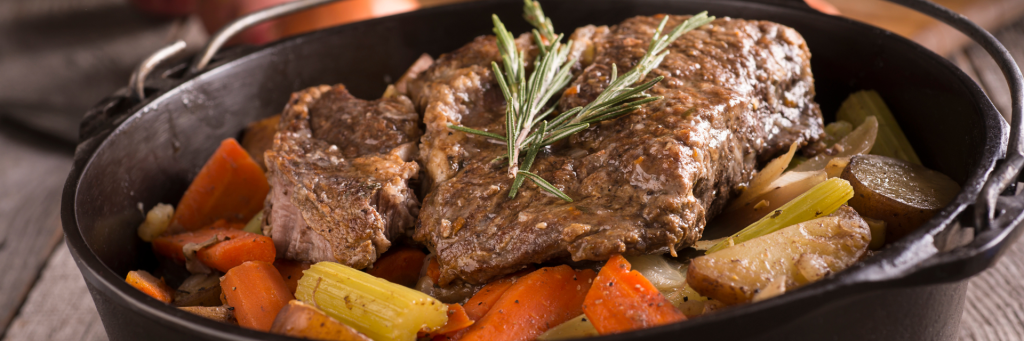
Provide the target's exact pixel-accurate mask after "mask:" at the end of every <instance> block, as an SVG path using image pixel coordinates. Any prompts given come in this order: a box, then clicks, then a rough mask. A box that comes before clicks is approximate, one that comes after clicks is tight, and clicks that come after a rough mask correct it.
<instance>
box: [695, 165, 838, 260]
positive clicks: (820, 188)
mask: <svg viewBox="0 0 1024 341" xmlns="http://www.w3.org/2000/svg"><path fill="white" fill-rule="evenodd" d="M850 198H853V186H851V185H850V182H849V181H846V180H843V179H842V178H831V179H828V180H825V182H822V183H820V184H818V185H816V186H814V187H812V188H811V189H810V190H808V191H807V192H805V193H804V194H801V195H800V196H798V197H796V198H795V199H793V200H790V201H789V202H787V203H786V204H785V205H782V207H779V208H778V209H776V210H775V211H774V212H772V213H769V214H768V215H766V216H765V217H764V218H761V220H758V221H757V222H754V223H753V224H750V226H747V227H746V228H744V229H743V230H741V231H740V232H737V233H736V234H734V235H732V237H729V238H726V239H725V240H724V241H722V242H719V243H718V244H716V245H715V246H712V247H711V248H710V249H708V251H707V252H705V254H710V253H713V252H715V251H718V250H721V249H724V248H726V247H728V246H729V245H730V243H729V242H730V241H731V242H732V244H733V245H735V244H739V243H742V242H745V241H748V240H751V239H754V238H757V237H760V236H763V235H766V234H769V233H772V232H775V231H778V230H781V229H783V228H785V227H787V226H790V225H795V224H799V223H802V222H805V221H808V220H811V219H814V218H818V217H824V216H827V215H829V214H832V212H835V210H837V209H839V206H842V205H843V204H845V203H846V201H848V200H850Z"/></svg>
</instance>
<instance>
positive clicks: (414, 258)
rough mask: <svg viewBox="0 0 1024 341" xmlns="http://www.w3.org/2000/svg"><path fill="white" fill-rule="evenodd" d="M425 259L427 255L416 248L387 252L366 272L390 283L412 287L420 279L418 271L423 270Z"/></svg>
mask: <svg viewBox="0 0 1024 341" xmlns="http://www.w3.org/2000/svg"><path fill="white" fill-rule="evenodd" d="M425 258H427V254H425V253H423V251H420V250H419V249H416V248H411V247H403V248H398V249H395V250H388V252H386V253H384V255H382V256H381V257H380V259H378V260H377V261H376V262H374V263H373V268H372V269H370V270H369V271H366V272H367V273H369V274H371V275H374V276H377V277H380V278H383V279H386V280H388V282H391V283H395V284H401V285H404V286H407V287H412V286H415V285H416V281H418V280H419V279H420V269H421V268H423V259H425Z"/></svg>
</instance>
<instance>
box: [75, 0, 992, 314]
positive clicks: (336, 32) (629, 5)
mask: <svg viewBox="0 0 1024 341" xmlns="http://www.w3.org/2000/svg"><path fill="white" fill-rule="evenodd" d="M544 9H545V11H546V12H547V13H548V15H549V16H550V17H552V19H553V20H554V22H555V25H556V29H558V30H560V31H562V32H571V30H572V29H573V28H575V27H577V26H582V25H586V24H615V23H618V22H619V21H621V20H623V19H625V18H627V17H630V16H634V15H650V14H656V13H696V12H699V11H702V10H707V11H709V13H710V14H711V15H715V16H719V17H723V16H730V17H736V18H744V19H763V20H771V21H775V22H779V23H783V24H785V25H788V26H791V27H793V28H795V29H797V30H798V31H799V32H800V33H801V34H802V35H803V36H804V38H805V39H806V41H807V43H808V46H809V48H810V50H811V52H812V54H813V57H812V61H811V63H812V68H813V72H814V75H815V80H816V89H817V97H816V99H817V101H818V102H819V103H820V105H821V108H822V111H823V113H824V114H825V120H826V122H828V121H831V120H832V117H833V116H834V113H835V111H836V109H837V108H838V107H839V104H840V103H841V101H842V100H843V99H845V98H846V96H847V95H849V94H850V93H852V92H854V91H857V90H861V89H875V90H877V91H878V92H879V93H880V94H881V95H882V97H883V98H884V99H885V100H886V102H887V103H888V105H889V106H890V108H891V110H892V112H893V113H894V115H895V116H896V118H897V120H898V121H899V123H900V125H901V126H902V127H903V129H904V131H905V133H906V135H907V137H908V138H909V139H910V141H911V143H912V144H913V146H914V148H915V150H916V151H917V152H918V154H919V156H920V158H921V160H922V161H923V162H924V164H925V165H926V166H928V167H930V168H932V169H935V170H938V171H941V172H943V173H945V174H947V175H949V176H950V177H952V178H953V179H954V180H956V181H957V182H959V183H961V184H962V185H963V184H965V183H970V182H975V181H970V179H976V178H978V177H980V176H981V175H982V174H981V170H984V169H988V167H990V166H991V164H992V162H993V161H992V158H993V156H992V155H993V154H994V153H995V152H994V151H992V148H998V147H993V146H997V145H998V144H999V143H1000V141H999V138H1000V136H1002V135H1003V134H1004V133H1003V130H1002V129H1003V128H1002V126H1000V122H1001V121H999V120H1000V119H998V115H997V114H996V113H995V110H994V108H993V107H992V105H991V103H990V102H989V101H988V99H987V98H986V97H984V95H982V94H981V92H980V90H979V89H978V87H977V86H976V85H975V84H974V83H973V82H971V81H970V79H969V78H967V77H966V76H965V75H963V73H961V72H960V71H959V69H957V68H956V67H955V66H953V65H952V64H950V63H949V62H947V61H946V60H945V59H942V58H941V57H939V56H937V55H935V54H933V53H931V52H928V51H926V50H924V49H923V48H921V47H920V46H917V45H915V44H913V43H910V42H909V41H907V40H905V39H903V38H900V37H897V36H895V35H893V34H891V33H887V32H883V31H881V30H878V29H874V28H871V27H868V26H866V25H862V24H858V23H854V22H851V21H848V20H845V19H841V18H834V17H828V16H825V15H821V14H817V13H813V12H810V11H809V10H802V9H794V8H781V7H773V6H769V5H762V4H756V3H745V2H732V1H674V0H638V1H628V2H626V1H617V0H588V1H567V0H563V1H548V2H544ZM520 11H521V3H520V2H518V1H504V2H482V3H467V4H462V5H458V6H453V7H443V8H433V9H428V10H424V11H420V12H415V13H410V14H405V15H401V16H398V17H390V18H383V19H378V20H372V21H368V22H362V23H358V24H353V25H348V26H343V27H337V28H333V29H329V30H325V31H320V32H316V33H313V34H309V35H304V36H301V37H297V38H293V39H288V40H286V41H282V42H279V43H276V44H273V45H271V46H269V47H266V48H263V49H260V50H258V51H257V52H255V53H252V54H249V55H246V56H244V57H241V58H239V59H235V60H232V61H228V62H226V63H222V64H223V65H220V66H217V67H216V69H214V70H212V71H209V72H207V73H205V74H203V75H200V76H198V77H196V78H194V79H192V80H190V81H187V82H185V83H184V84H182V85H181V86H179V87H177V88H175V89H172V90H170V91H168V92H166V93H164V94H161V95H160V97H159V98H157V99H155V100H153V101H152V102H150V103H148V105H146V106H145V107H144V108H142V109H141V110H139V111H138V112H136V113H135V114H134V115H133V116H132V117H130V118H129V119H128V120H127V121H125V122H124V123H123V124H122V125H121V126H120V127H119V128H118V129H117V130H116V131H115V132H114V133H112V134H111V135H110V136H109V138H108V139H107V140H106V141H105V142H104V143H103V144H102V145H101V146H100V147H99V148H98V149H97V150H96V152H95V154H94V155H93V156H92V159H91V161H90V162H89V163H88V164H87V165H86V166H85V167H84V168H83V170H82V173H81V178H80V180H79V182H78V186H77V191H76V193H75V194H74V208H73V209H74V213H73V214H74V216H75V218H76V219H77V223H78V226H77V227H78V231H67V234H68V235H69V238H82V239H84V242H85V244H86V245H88V248H89V249H90V250H91V251H92V252H93V253H94V254H95V257H96V259H98V260H99V262H100V263H102V267H97V266H94V264H95V263H94V262H89V261H87V262H86V263H85V264H86V266H88V267H90V270H91V271H94V272H96V273H97V274H98V275H99V276H102V277H104V278H107V279H108V282H110V283H114V284H113V285H114V286H115V287H114V288H113V289H114V290H120V291H127V290H132V289H131V288H130V287H129V286H127V285H125V284H124V283H123V278H124V275H125V274H126V273H127V272H128V271H130V270H135V269H140V268H153V267H155V266H156V260H155V258H154V257H153V256H152V252H151V251H150V249H149V246H148V245H147V244H146V243H144V242H143V241H142V240H140V239H139V238H138V237H137V236H136V233H135V230H136V227H137V226H138V224H139V223H141V222H142V220H143V218H144V214H143V212H141V211H140V206H139V205H142V207H144V208H145V209H149V208H151V207H153V205H155V204H156V203H160V202H163V203H171V204H175V203H177V201H178V199H179V198H180V196H181V195H182V193H184V191H185V189H186V188H187V186H188V184H189V181H190V179H192V178H193V177H194V176H195V175H196V173H197V172H198V171H199V169H200V167H201V166H202V165H203V163H204V162H205V161H206V159H207V158H208V157H209V155H210V154H211V153H212V152H213V150H214V149H215V148H216V147H217V146H218V143H219V141H220V140H222V139H224V138H227V137H238V136H239V135H240V132H241V131H242V129H243V128H244V127H245V126H246V124H248V123H249V122H251V121H254V120H257V119H259V118H263V117H266V116H270V115H274V114H276V113H278V112H279V111H280V110H281V109H282V108H283V107H284V105H285V102H286V101H287V100H288V97H289V94H290V93H291V92H293V91H297V90H300V89H303V88H305V87H309V86H314V85H319V84H335V83H344V84H345V85H346V86H348V88H349V89H350V91H351V92H352V93H353V94H355V95H356V96H359V97H362V98H367V99H369V98H376V97H379V96H380V95H381V94H382V93H383V91H384V88H385V87H386V85H387V84H388V83H389V82H392V81H394V80H396V79H397V78H398V77H399V76H400V75H401V74H402V73H403V72H404V71H405V68H407V67H408V66H409V65H410V64H411V63H412V62H413V61H414V60H415V59H416V58H417V57H418V56H419V55H420V54H422V53H429V54H430V55H432V56H434V57H437V56H438V55H440V54H442V53H445V52H447V51H451V50H454V49H455V48H458V47H459V46H462V45H464V44H466V43H468V42H469V41H470V40H471V39H473V38H474V37H475V36H478V35H483V34H490V32H491V21H490V18H489V15H490V14H491V13H496V14H498V15H499V16H500V17H501V18H503V19H504V21H505V23H506V24H507V25H508V26H509V28H510V29H511V30H512V31H513V32H524V31H526V29H527V26H526V24H525V22H523V20H520V18H521V16H520ZM79 233H80V237H79V236H78V234H79ZM896 256H898V255H895V254H894V255H885V254H883V255H881V257H896ZM83 257H87V258H91V257H93V256H92V255H85V256H83ZM119 280H120V282H118V281H119ZM146 304H158V303H157V302H156V301H153V302H147V303H146ZM167 309H172V308H170V307H168V308H167ZM225 328H227V327H225Z"/></svg>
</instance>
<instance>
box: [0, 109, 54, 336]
mask: <svg viewBox="0 0 1024 341" xmlns="http://www.w3.org/2000/svg"><path fill="white" fill-rule="evenodd" d="M36 136H37V135H32V134H29V133H26V132H25V131H24V128H21V127H15V126H12V125H11V124H10V123H9V122H6V121H0V188H2V190H0V192H2V195H0V274H3V275H2V276H0V293H2V294H0V334H2V333H3V331H4V330H5V329H6V327H7V325H8V323H10V321H11V319H12V318H13V317H14V315H15V313H17V311H18V308H19V307H20V306H21V303H22V301H23V300H24V299H25V295H26V294H28V291H29V289H30V288H32V285H33V283H35V281H36V278H37V277H38V276H39V271H40V269H42V267H43V264H45V263H46V260H47V258H48V257H49V256H50V253H51V251H53V247H54V245H56V244H57V242H58V241H60V238H61V229H60V217H59V211H60V194H61V190H62V187H63V185H64V179H65V178H66V177H67V175H68V172H69V171H70V170H71V149H70V148H71V147H70V146H66V145H55V144H53V143H52V142H49V140H50V139H44V138H39V137H36Z"/></svg>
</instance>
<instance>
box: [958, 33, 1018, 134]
mask: <svg viewBox="0 0 1024 341" xmlns="http://www.w3.org/2000/svg"><path fill="white" fill-rule="evenodd" d="M996 38H998V39H999V41H1001V42H1002V43H1003V45H1005V46H1006V48H1007V50H1009V51H1010V53H1012V54H1013V55H1014V59H1015V60H1016V61H1017V65H1021V62H1022V61H1024V20H1022V21H1018V22H1016V23H1014V24H1013V25H1010V26H1008V27H1006V28H1004V29H1002V30H1000V31H999V32H998V33H996ZM964 54H966V55H967V57H968V58H969V59H970V62H971V65H973V69H974V71H975V72H976V73H977V78H976V80H978V82H979V84H980V85H981V86H982V88H984V89H985V93H987V94H988V96H989V98H991V99H992V104H995V106H996V109H999V112H1000V113H1002V114H1003V116H1004V117H1006V118H1007V119H1008V118H1009V112H1010V89H1009V87H1007V85H1006V78H1004V77H1003V74H1002V72H1001V71H999V67H998V66H996V62H995V61H994V60H992V57H989V55H988V54H987V53H986V52H985V50H984V49H982V48H981V46H979V45H978V44H971V45H970V46H968V47H967V48H965V49H964Z"/></svg>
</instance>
